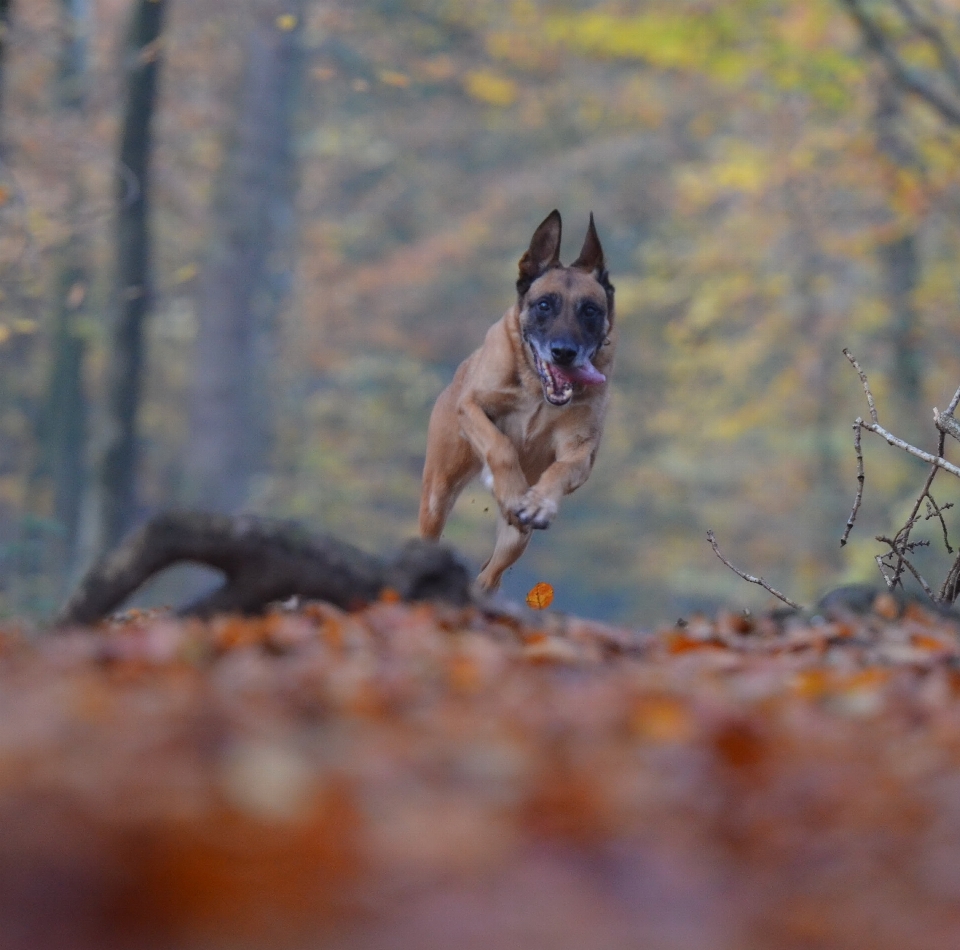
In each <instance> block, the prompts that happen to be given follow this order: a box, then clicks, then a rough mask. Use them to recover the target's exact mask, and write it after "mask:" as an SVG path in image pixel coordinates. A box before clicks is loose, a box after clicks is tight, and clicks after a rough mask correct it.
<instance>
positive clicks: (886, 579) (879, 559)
mask: <svg viewBox="0 0 960 950" xmlns="http://www.w3.org/2000/svg"><path fill="white" fill-rule="evenodd" d="M888 557H890V555H889V554H878V555H877V556H876V557H875V558H874V560H875V561H876V562H877V567H879V568H880V576H881V577H882V578H883V582H884V583H885V584H886V585H887V590H893V589H894V587H896V584H894V582H893V579H892V578H891V577H890V576H889V575H888V574H887V571H886V569H887V568H888V567H889V566H890V565H889V564H884V563H883V561H884V558H888Z"/></svg>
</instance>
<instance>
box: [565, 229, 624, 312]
mask: <svg viewBox="0 0 960 950" xmlns="http://www.w3.org/2000/svg"><path fill="white" fill-rule="evenodd" d="M570 266H571V267H576V268H577V270H585V271H586V272H587V273H588V274H592V275H593V277H594V278H595V279H596V281H597V283H599V284H600V286H601V287H602V288H603V289H604V291H605V292H606V294H607V316H608V318H609V320H610V321H611V323H612V322H613V291H614V288H613V284H611V283H610V275H609V273H607V264H606V261H604V259H603V248H602V247H601V246H600V238H599V237H598V236H597V228H596V226H595V225H594V223H593V212H592V211H591V212H590V224H589V226H588V227H587V236H586V238H584V241H583V247H582V248H581V249H580V256H579V257H578V258H577V259H576V260H575V261H574V262H573V263H572V264H571V265H570Z"/></svg>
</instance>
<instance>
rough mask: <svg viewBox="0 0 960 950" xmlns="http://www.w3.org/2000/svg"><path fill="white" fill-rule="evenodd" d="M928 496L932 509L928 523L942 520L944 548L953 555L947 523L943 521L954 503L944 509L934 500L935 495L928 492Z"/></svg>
mask: <svg viewBox="0 0 960 950" xmlns="http://www.w3.org/2000/svg"><path fill="white" fill-rule="evenodd" d="M926 496H927V506H928V508H930V509H932V510H931V511H929V512H928V514H927V517H926V519H925V520H926V521H929V520H930V519H931V518H939V519H940V527H941V528H943V546H944V547H945V548H946V549H947V554H953V548H952V547H950V537H949V535H948V534H947V522H946V521H944V519H943V513H944V512H945V511H946V510H947V509H948V508H952V507H953V502H952V501H950V502H947V504H945V505H944V506H943V507H942V508H941V507H940V506H939V505H938V504H937V503H936V502H935V501H934V500H933V495H931V494H930V492H929V491H928V492H926Z"/></svg>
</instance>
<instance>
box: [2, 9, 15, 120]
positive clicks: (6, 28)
mask: <svg viewBox="0 0 960 950" xmlns="http://www.w3.org/2000/svg"><path fill="white" fill-rule="evenodd" d="M12 10H13V0H0V109H2V108H3V91H4V82H3V72H4V66H5V65H6V63H5V60H6V58H7V57H6V52H7V37H8V35H9V33H10V14H11V12H12Z"/></svg>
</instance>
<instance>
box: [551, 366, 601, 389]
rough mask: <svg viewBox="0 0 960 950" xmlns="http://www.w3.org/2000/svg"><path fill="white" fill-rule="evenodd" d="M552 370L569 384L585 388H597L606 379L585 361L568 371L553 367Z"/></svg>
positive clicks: (565, 368)
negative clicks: (582, 385) (579, 384)
mask: <svg viewBox="0 0 960 950" xmlns="http://www.w3.org/2000/svg"><path fill="white" fill-rule="evenodd" d="M554 369H555V370H556V371H557V373H558V374H559V375H561V376H563V377H564V379H567V380H569V381H570V382H571V383H583V384H584V385H585V386H598V385H599V384H600V383H605V382H606V381H607V377H606V376H604V375H603V373H601V372H600V370H598V369H597V368H596V367H595V366H594V365H593V363H591V362H590V360H587V361H586V363H584V364H583V366H576V367H574V366H571V367H570V368H569V369H568V368H567V367H566V366H563V367H560V366H555V367H554Z"/></svg>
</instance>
